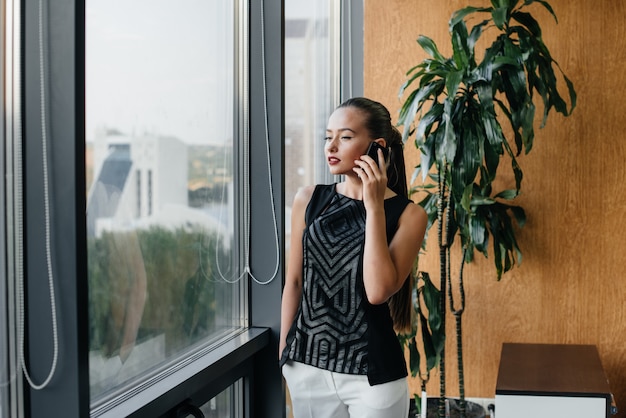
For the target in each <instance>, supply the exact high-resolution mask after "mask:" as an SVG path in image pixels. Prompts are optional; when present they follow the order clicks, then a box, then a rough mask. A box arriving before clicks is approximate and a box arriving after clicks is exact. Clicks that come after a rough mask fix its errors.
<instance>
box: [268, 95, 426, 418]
mask: <svg viewBox="0 0 626 418" xmlns="http://www.w3.org/2000/svg"><path fill="white" fill-rule="evenodd" d="M372 142H376V143H378V144H379V145H381V146H382V147H384V148H387V149H388V150H389V151H390V160H389V163H387V161H386V160H385V157H384V153H383V152H382V150H378V153H377V157H378V158H377V159H378V161H375V160H374V159H373V158H371V157H370V156H368V155H366V150H367V149H368V147H369V146H370V144H371V143H372ZM324 152H325V155H326V158H327V162H328V167H329V169H330V172H331V173H332V174H334V175H343V176H344V179H345V180H344V181H343V182H341V183H337V184H331V185H317V186H310V187H307V188H304V189H302V190H300V191H299V192H298V193H297V195H296V197H295V199H294V204H293V207H292V223H291V230H292V236H291V248H290V254H289V263H288V268H287V276H286V281H285V287H284V290H283V299H282V309H281V324H282V325H281V333H280V334H281V335H280V353H281V365H282V367H283V375H284V376H285V379H286V381H287V385H288V387H289V390H290V394H291V401H292V406H293V412H294V417H295V418H304V417H332V418H338V417H339V418H341V417H359V418H376V417H380V418H394V417H398V418H400V417H402V418H405V417H407V416H408V409H409V394H408V386H407V381H406V376H407V370H406V364H405V360H404V353H403V350H402V348H401V346H400V343H399V342H398V339H397V337H396V334H395V332H394V325H395V328H396V330H399V329H403V328H406V327H407V325H409V324H410V309H411V303H410V294H411V283H410V282H411V281H410V280H409V275H410V272H411V268H412V266H413V262H414V260H415V257H416V256H417V254H418V252H419V249H420V247H421V244H422V240H423V238H424V232H425V229H426V223H427V216H426V213H425V211H424V210H423V209H422V208H421V207H419V206H418V205H415V204H414V203H413V202H411V201H410V200H409V199H408V198H407V185H406V177H405V168H404V157H403V153H402V138H401V136H400V133H399V132H398V130H397V129H396V128H395V127H393V125H392V124H391V117H390V115H389V111H388V110H387V109H386V108H385V107H384V106H383V105H381V104H380V103H378V102H375V101H372V100H369V99H366V98H353V99H349V100H348V101H346V102H344V103H343V104H342V105H340V106H339V107H338V108H337V109H336V110H335V111H334V112H333V114H332V115H331V116H330V118H329V120H328V127H327V129H326V144H325V147H324Z"/></svg>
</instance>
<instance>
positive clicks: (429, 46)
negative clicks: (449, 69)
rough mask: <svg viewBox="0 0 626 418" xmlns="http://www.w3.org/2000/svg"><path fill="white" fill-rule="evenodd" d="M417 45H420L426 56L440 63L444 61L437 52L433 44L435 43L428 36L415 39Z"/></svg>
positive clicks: (435, 45)
mask: <svg viewBox="0 0 626 418" xmlns="http://www.w3.org/2000/svg"><path fill="white" fill-rule="evenodd" d="M417 43H419V44H420V46H421V47H422V49H424V51H426V53H427V54H428V55H430V56H431V57H433V58H434V59H436V60H437V61H440V62H443V61H445V58H444V57H443V55H441V53H440V52H439V49H438V48H437V44H435V42H434V41H433V40H432V39H430V38H429V37H428V36H424V35H420V36H419V37H418V38H417Z"/></svg>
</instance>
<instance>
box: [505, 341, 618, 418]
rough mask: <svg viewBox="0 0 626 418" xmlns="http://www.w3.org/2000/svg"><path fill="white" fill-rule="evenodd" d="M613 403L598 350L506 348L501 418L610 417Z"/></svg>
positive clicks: (545, 346) (550, 346)
mask: <svg viewBox="0 0 626 418" xmlns="http://www.w3.org/2000/svg"><path fill="white" fill-rule="evenodd" d="M611 399H612V396H611V391H610V389H609V383H608V381H607V378H606V375H605V373H604V369H603V368H602V363H601V362H600V357H599V355H598V350H597V349H596V347H595V346H594V345H572V344H518V343H505V344H503V345H502V354H501V357H500V369H499V371H498V381H497V383H496V410H495V415H496V418H528V417H533V418H555V417H568V418H605V417H609V416H610V414H611Z"/></svg>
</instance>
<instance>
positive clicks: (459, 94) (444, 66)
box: [398, 0, 576, 417]
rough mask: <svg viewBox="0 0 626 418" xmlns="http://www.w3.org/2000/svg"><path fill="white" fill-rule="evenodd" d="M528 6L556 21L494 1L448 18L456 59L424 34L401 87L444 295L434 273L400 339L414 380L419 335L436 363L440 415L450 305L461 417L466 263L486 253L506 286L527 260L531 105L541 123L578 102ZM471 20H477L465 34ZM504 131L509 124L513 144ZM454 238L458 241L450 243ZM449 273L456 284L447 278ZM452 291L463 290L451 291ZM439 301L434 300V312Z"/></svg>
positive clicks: (538, 0)
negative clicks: (521, 237) (455, 262)
mask: <svg viewBox="0 0 626 418" xmlns="http://www.w3.org/2000/svg"><path fill="white" fill-rule="evenodd" d="M532 5H539V6H543V7H544V8H545V9H547V10H548V11H549V13H550V14H551V15H552V16H553V17H554V19H555V21H557V19H556V15H555V13H554V10H553V9H552V7H551V6H550V4H549V3H548V2H547V1H544V0H523V1H521V0H491V5H490V6H489V7H465V8H462V9H459V10H457V11H456V12H454V13H453V15H452V17H451V19H450V21H449V30H450V40H451V44H452V51H453V52H452V56H450V57H445V56H443V55H442V54H441V52H440V51H439V49H438V47H437V45H436V44H435V42H434V41H433V40H432V39H430V38H428V37H426V36H420V37H419V38H418V40H417V42H418V43H419V45H420V46H421V47H422V48H423V49H424V51H425V52H426V53H427V54H428V55H429V57H428V58H426V59H424V60H423V61H422V62H420V63H419V64H417V65H416V66H415V67H413V68H411V69H410V70H409V71H408V73H407V80H406V81H405V82H404V84H403V85H402V86H401V88H400V93H399V96H400V99H401V101H402V107H401V109H400V114H399V119H398V125H400V126H403V127H404V132H403V135H404V140H405V141H407V140H408V139H409V138H410V137H414V140H415V146H416V147H417V148H418V149H419V150H420V153H421V162H420V164H419V165H418V167H417V168H416V173H415V174H414V176H413V179H412V184H413V182H414V181H415V180H416V179H417V178H419V177H421V180H422V181H421V183H420V184H419V185H417V186H415V187H413V189H412V191H413V192H421V193H422V195H423V196H424V197H423V200H421V202H420V204H421V205H422V206H423V207H424V208H425V209H426V210H427V212H428V215H429V225H428V229H430V227H431V226H432V225H435V224H436V225H438V228H437V238H438V243H439V256H440V282H439V289H436V288H435V289H434V290H437V292H436V293H433V292H434V290H433V288H434V286H431V283H430V279H429V277H428V276H426V280H424V277H422V279H421V280H418V281H417V282H418V283H422V284H421V286H420V285H419V284H418V288H417V290H416V303H417V304H418V306H417V308H416V309H417V310H418V316H419V318H420V320H419V321H417V324H416V327H417V328H416V329H415V330H414V333H413V335H408V336H402V337H401V339H402V340H403V341H404V342H405V343H406V345H407V346H408V347H409V352H410V356H411V358H410V361H409V363H410V368H411V371H412V373H413V375H414V376H415V375H417V374H418V373H420V366H419V364H420V360H419V358H417V357H413V356H417V355H418V350H417V348H416V340H415V338H416V335H419V336H420V337H421V338H420V339H421V340H422V344H423V345H424V352H425V353H426V358H427V359H426V364H427V365H426V368H425V372H426V374H428V372H429V371H430V370H431V368H432V367H436V366H438V367H439V373H440V377H441V380H440V393H441V396H440V400H439V407H438V414H439V416H440V417H443V416H444V414H445V409H444V408H445V393H446V388H445V375H446V370H445V364H446V353H445V329H446V325H445V323H446V312H447V310H448V308H449V310H450V311H451V312H452V314H453V316H454V320H455V322H456V339H457V341H456V349H457V361H458V370H459V394H460V399H459V411H460V416H462V417H464V416H465V390H464V383H463V344H462V315H463V311H464V308H465V293H464V277H463V265H464V264H465V263H469V262H471V261H472V260H473V258H474V254H475V252H476V251H478V252H479V253H482V254H483V255H484V256H485V257H487V256H488V255H491V256H492V257H493V258H492V259H493V262H494V266H495V270H496V276H497V279H498V280H500V278H501V277H502V274H504V273H506V272H507V271H509V270H510V269H511V268H513V267H514V266H515V264H519V262H521V258H522V253H521V250H520V248H519V246H518V243H517V240H516V235H515V234H516V232H515V231H516V227H515V224H517V225H518V226H519V227H521V226H523V224H524V222H525V213H524V210H523V209H522V208H521V207H520V206H517V205H514V204H512V201H513V200H514V199H515V198H516V197H517V196H518V195H519V193H520V189H521V184H522V178H523V173H522V169H521V167H520V165H519V164H518V160H517V158H518V157H519V155H520V154H521V153H522V152H524V153H529V152H530V151H531V150H532V146H533V141H534V137H535V132H534V126H535V104H534V99H535V98H536V97H540V98H541V100H542V102H543V116H542V120H541V125H540V126H541V127H543V126H544V125H545V123H546V121H547V118H548V115H549V113H550V111H551V110H552V109H554V110H555V111H557V112H559V113H561V114H563V115H564V116H568V115H570V114H571V112H572V111H573V109H574V107H575V106H576V92H575V89H574V86H573V84H572V82H571V81H570V80H569V79H568V78H567V77H566V76H565V74H564V73H563V72H562V70H561V68H560V67H559V65H558V63H557V62H556V61H555V60H554V59H553V58H552V56H551V55H550V52H549V50H548V48H547V46H546V45H545V44H544V42H543V39H542V33H541V28H540V26H539V23H538V22H537V20H536V19H535V18H534V17H533V16H532V15H531V14H530V13H529V12H528V11H527V8H528V6H532ZM474 17H478V19H477V20H476V21H475V23H474V25H473V26H472V27H471V29H468V22H469V21H470V20H471V18H474ZM493 32H495V34H493V35H494V38H493V41H492V42H491V44H490V45H489V46H488V47H487V48H486V49H485V50H484V51H481V55H480V56H479V55H477V54H476V51H475V47H476V44H477V41H478V40H479V38H481V36H483V35H484V34H486V33H493ZM555 70H557V71H555ZM559 74H560V76H559V77H557V75H559ZM557 79H562V80H563V81H564V82H565V85H566V86H567V91H568V96H569V102H570V105H569V108H568V105H567V103H566V102H565V100H564V99H563V98H562V96H561V94H560V93H559V90H558V88H557ZM407 93H408V94H407ZM405 95H406V97H405ZM503 125H509V127H508V128H506V129H508V132H510V134H509V135H508V136H509V137H508V138H507V135H505V132H507V131H506V130H505V128H504V127H503ZM504 157H506V158H504ZM503 158H504V160H505V161H507V160H508V161H510V164H511V166H510V168H511V170H512V173H513V178H514V184H513V185H511V186H510V187H509V188H507V189H495V185H494V182H495V180H496V179H500V178H499V177H498V173H499V171H498V169H499V168H500V165H501V164H500V163H501V162H502V161H501V159H503ZM497 184H502V180H500V181H499V182H498V183H497ZM507 187H508V186H507ZM455 240H458V241H459V242H458V243H457V244H456V245H454V246H453V244H454V242H455ZM490 247H491V250H489V248H490ZM457 250H458V251H460V252H461V254H460V257H461V259H462V262H461V263H460V266H459V267H456V266H455V267H456V268H454V269H453V268H452V266H451V265H450V260H451V251H457ZM453 270H454V275H455V276H456V280H455V281H453V280H452V277H451V276H452V271H453ZM453 286H456V287H457V289H456V291H455V292H453V291H452V287H453ZM454 294H456V295H458V300H457V299H455V298H454V297H453V295H454ZM433 297H436V298H438V300H437V305H436V309H434V310H433V308H434V307H433V306H432V298H433ZM426 301H428V302H429V303H430V304H431V306H430V307H428V306H426V309H424V308H420V305H419V303H420V302H422V303H424V302H426ZM426 312H427V314H426ZM427 315H428V319H427V320H426V317H427ZM423 373H424V371H422V373H421V374H420V375H422V374H423Z"/></svg>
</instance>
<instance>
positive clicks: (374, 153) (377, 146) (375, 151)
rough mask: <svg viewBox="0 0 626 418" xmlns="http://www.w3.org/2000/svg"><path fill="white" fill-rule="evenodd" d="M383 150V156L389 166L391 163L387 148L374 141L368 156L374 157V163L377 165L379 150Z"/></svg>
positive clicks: (368, 150)
mask: <svg viewBox="0 0 626 418" xmlns="http://www.w3.org/2000/svg"><path fill="white" fill-rule="evenodd" d="M379 149H381V150H383V156H384V158H385V164H387V161H389V150H388V149H387V148H385V147H383V146H382V145H380V144H379V143H378V142H374V141H372V142H371V143H370V146H369V148H368V149H367V153H366V154H367V155H369V156H370V157H372V159H373V160H374V161H376V164H378V150H379Z"/></svg>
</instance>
